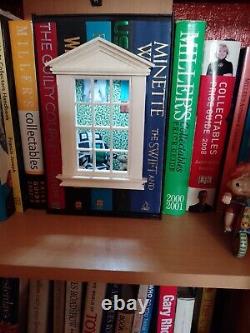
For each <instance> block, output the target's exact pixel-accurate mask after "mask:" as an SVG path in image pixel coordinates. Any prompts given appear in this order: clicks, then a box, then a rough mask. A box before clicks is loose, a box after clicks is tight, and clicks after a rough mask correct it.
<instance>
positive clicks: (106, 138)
mask: <svg viewBox="0 0 250 333" xmlns="http://www.w3.org/2000/svg"><path fill="white" fill-rule="evenodd" d="M95 147H96V149H109V148H110V147H111V132H110V130H108V129H107V130H106V129H98V130H96V131H95Z"/></svg>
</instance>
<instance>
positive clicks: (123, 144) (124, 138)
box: [113, 130, 128, 150]
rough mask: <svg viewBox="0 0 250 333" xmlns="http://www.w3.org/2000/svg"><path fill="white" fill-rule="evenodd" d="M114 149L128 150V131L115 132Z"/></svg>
mask: <svg viewBox="0 0 250 333" xmlns="http://www.w3.org/2000/svg"><path fill="white" fill-rule="evenodd" d="M113 149H124V150H128V131H126V130H114V131H113Z"/></svg>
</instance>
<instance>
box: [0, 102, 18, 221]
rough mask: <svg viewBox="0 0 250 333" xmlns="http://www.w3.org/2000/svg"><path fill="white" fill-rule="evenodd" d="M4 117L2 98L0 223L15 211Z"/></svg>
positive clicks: (0, 114)
mask: <svg viewBox="0 0 250 333" xmlns="http://www.w3.org/2000/svg"><path fill="white" fill-rule="evenodd" d="M3 117H4V115H3V108H2V103H1V98H0V165H1V168H0V221H4V220H6V219H7V218H8V217H9V216H10V215H12V214H13V213H14V211H15V204H14V198H13V188H12V183H11V173H10V159H9V153H8V147H7V140H6V133H5V128H4V120H3Z"/></svg>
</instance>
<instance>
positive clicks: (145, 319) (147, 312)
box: [140, 285, 156, 333]
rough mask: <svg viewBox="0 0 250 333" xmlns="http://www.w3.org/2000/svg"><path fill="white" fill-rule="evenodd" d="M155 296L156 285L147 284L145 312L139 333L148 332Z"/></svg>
mask: <svg viewBox="0 0 250 333" xmlns="http://www.w3.org/2000/svg"><path fill="white" fill-rule="evenodd" d="M155 296H156V287H155V286H153V285H149V287H148V292H147V299H148V305H147V307H146V310H145V313H144V314H143V318H142V326H141V331H140V333H148V332H149V329H150V323H151V319H152V314H153V307H154V303H155Z"/></svg>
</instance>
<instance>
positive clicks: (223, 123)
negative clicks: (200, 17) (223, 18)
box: [186, 40, 240, 212]
mask: <svg viewBox="0 0 250 333" xmlns="http://www.w3.org/2000/svg"><path fill="white" fill-rule="evenodd" d="M222 50H225V54H226V53H227V56H226V59H227V60H225V62H223V61H224V60H218V59H217V58H216V56H215V55H216V54H217V55H218V56H219V52H221V51H222ZM226 50H227V52H226ZM239 52H240V42H235V41H223V40H208V41H205V48H204V58H203V65H202V75H201V79H200V90H199V97H198V107H197V119H196V128H195V135H194V145H193V154H192V162H191V168H190V176H189V187H188V194H187V207H186V208H187V210H189V207H190V211H197V212H199V211H200V212H206V211H210V210H211V208H212V206H213V205H214V199H215V192H216V189H217V187H218V183H219V175H220V171H221V163H222V157H223V153H224V147H225V140H226V136H227V129H228V116H229V112H230V107H231V101H232V96H233V89H234V84H235V76H236V69H237V66H238V60H239ZM228 64H229V66H230V68H231V65H232V69H233V71H232V73H226V74H225V75H223V74H222V66H227V65H228ZM211 66H212V70H210V68H211ZM208 69H209V71H208ZM225 72H226V70H225ZM230 72H231V70H230ZM229 75H230V76H229ZM200 191H203V192H204V191H206V193H207V203H204V204H202V205H201V204H200V205H199V203H198V204H196V202H197V198H198V197H199V193H201V192H200ZM198 205H199V206H198ZM196 208H197V209H196ZM195 209H196V210H195Z"/></svg>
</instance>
